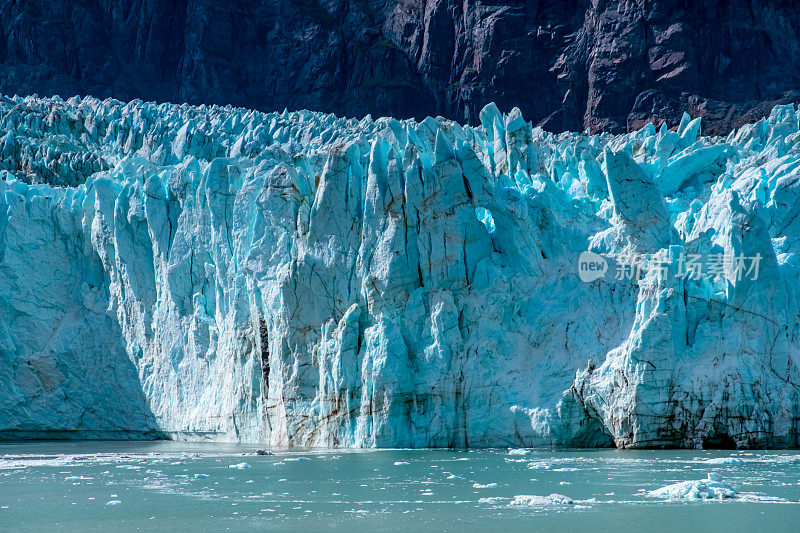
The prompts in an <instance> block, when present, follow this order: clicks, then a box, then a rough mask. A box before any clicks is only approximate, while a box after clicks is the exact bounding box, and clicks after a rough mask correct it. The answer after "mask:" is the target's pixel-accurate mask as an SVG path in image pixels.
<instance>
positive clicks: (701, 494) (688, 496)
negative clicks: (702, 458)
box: [648, 473, 736, 500]
mask: <svg viewBox="0 0 800 533" xmlns="http://www.w3.org/2000/svg"><path fill="white" fill-rule="evenodd" d="M648 495H649V496H653V497H657V498H668V499H670V500H713V499H717V500H721V499H725V498H734V497H736V491H735V490H734V489H733V487H731V486H730V485H728V484H727V483H725V482H723V481H722V476H720V475H719V474H714V473H710V474H708V477H706V479H699V480H696V481H682V482H680V483H674V484H672V485H667V486H666V487H661V488H660V489H656V490H653V491H650V492H649V493H648Z"/></svg>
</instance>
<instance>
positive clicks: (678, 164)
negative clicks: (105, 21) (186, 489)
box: [0, 97, 800, 447]
mask: <svg viewBox="0 0 800 533" xmlns="http://www.w3.org/2000/svg"><path fill="white" fill-rule="evenodd" d="M699 133H700V121H699V119H696V120H689V118H688V117H685V118H684V120H683V122H682V123H681V124H680V126H679V127H678V128H677V131H669V130H667V129H666V128H664V127H662V128H660V129H656V128H655V127H653V126H652V125H650V126H647V127H645V128H643V129H642V130H640V131H638V132H635V133H631V134H627V135H618V136H614V135H608V134H604V135H594V136H592V135H588V134H571V133H564V134H559V135H554V134H550V133H546V132H543V131H541V130H540V129H538V128H533V127H532V126H531V124H530V123H528V122H526V121H525V120H524V119H523V117H522V116H521V115H520V113H519V111H517V110H513V111H512V112H511V113H510V114H508V115H503V114H501V113H500V112H499V111H498V109H497V108H496V107H495V106H494V105H489V106H487V107H486V108H485V109H484V110H483V111H482V113H481V124H480V125H479V126H477V127H467V126H462V125H459V124H457V123H454V122H451V121H448V120H445V119H442V118H435V119H434V118H428V119H426V120H424V121H422V122H414V121H398V120H394V119H390V118H381V119H377V120H373V119H372V118H370V117H366V118H364V119H363V120H360V121H357V120H348V119H342V118H337V117H335V116H332V115H324V114H319V113H311V112H305V111H301V112H295V113H288V112H284V113H279V114H276V113H272V114H264V113H258V112H254V111H247V110H242V109H233V108H222V107H204V106H200V107H191V106H187V105H180V106H177V105H167V104H162V105H155V104H150V103H142V102H139V101H134V102H131V103H129V104H123V103H120V102H117V101H114V100H105V101H100V100H97V99H92V98H85V99H77V98H75V99H70V100H67V101H62V100H60V99H58V98H49V99H38V98H18V97H15V98H5V97H3V98H2V99H1V100H0V166H1V167H2V168H4V169H6V171H3V172H2V178H3V180H2V181H1V182H0V193H1V194H0V402H2V405H3V406H4V407H3V409H2V411H0V435H2V436H3V437H4V438H20V437H40V436H45V435H47V436H51V437H52V436H54V435H57V434H58V435H61V436H67V437H77V438H86V437H158V436H167V437H172V438H182V439H213V440H225V441H243V442H264V443H269V444H273V445H280V446H306V445H313V446H345V447H372V446H390V447H423V446H432V447H444V446H457V447H460V446H477V447H480V446H508V447H534V446H540V445H564V446H612V445H616V446H619V447H638V446H662V445H670V446H685V447H700V446H704V445H705V446H713V445H736V446H739V447H762V446H778V447H780V446H797V445H798V418H799V417H800V414H799V413H798V411H799V409H800V399H799V398H798V392H799V391H800V390H799V389H798V383H800V375H798V365H797V363H798V357H799V355H798V354H800V349H799V348H800V347H799V346H798V335H799V334H800V331H799V330H798V326H800V323H799V322H798V319H797V317H798V293H797V288H798V284H797V279H798V275H799V274H800V256H798V253H800V219H799V218H798V216H797V215H798V212H800V133H798V113H797V111H795V110H794V108H793V107H792V106H779V107H776V108H775V110H774V111H773V112H772V114H771V116H770V117H769V118H768V119H765V120H762V121H760V122H758V123H756V124H753V125H748V126H744V127H743V128H741V129H740V130H738V131H735V132H732V133H731V134H730V135H729V136H728V137H727V138H707V137H701V136H699ZM586 251H590V252H592V253H593V254H596V255H597V256H599V257H600V258H602V260H603V261H608V264H609V265H617V264H621V263H622V258H623V257H628V256H629V255H630V254H643V255H646V256H647V257H650V258H656V259H659V260H664V259H676V258H678V257H683V256H684V255H702V256H704V257H709V256H713V255H719V256H721V255H723V254H724V255H725V256H734V257H735V256H747V257H756V256H758V257H760V258H761V261H760V265H759V272H758V276H757V277H755V276H744V277H741V278H740V277H739V276H737V275H731V273H730V272H729V271H728V270H726V271H725V272H723V273H722V274H721V275H719V276H716V277H713V278H708V277H701V278H699V279H691V278H688V277H678V276H677V275H676V272H675V269H676V262H677V261H672V263H671V265H670V266H669V268H668V269H648V270H647V271H646V272H645V273H644V275H643V277H642V278H641V279H620V280H614V279H611V278H612V275H611V274H610V272H607V273H605V276H603V277H600V278H598V279H596V280H594V281H591V282H584V281H581V279H580V278H579V276H578V258H579V257H580V255H581V253H583V252H586ZM609 270H610V268H609Z"/></svg>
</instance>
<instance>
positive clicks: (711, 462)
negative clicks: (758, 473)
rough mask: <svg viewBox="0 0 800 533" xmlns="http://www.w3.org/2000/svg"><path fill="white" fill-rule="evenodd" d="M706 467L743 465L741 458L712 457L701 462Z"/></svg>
mask: <svg viewBox="0 0 800 533" xmlns="http://www.w3.org/2000/svg"><path fill="white" fill-rule="evenodd" d="M703 463H705V464H707V465H725V464H739V463H744V459H742V458H741V457H714V458H713V459H707V460H705V461H703Z"/></svg>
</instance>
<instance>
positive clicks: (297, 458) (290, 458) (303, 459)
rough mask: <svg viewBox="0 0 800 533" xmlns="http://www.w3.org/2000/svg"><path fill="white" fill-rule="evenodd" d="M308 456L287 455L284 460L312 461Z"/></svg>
mask: <svg viewBox="0 0 800 533" xmlns="http://www.w3.org/2000/svg"><path fill="white" fill-rule="evenodd" d="M310 460H311V459H309V458H308V457H287V458H286V459H284V461H310Z"/></svg>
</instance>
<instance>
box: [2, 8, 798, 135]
mask: <svg viewBox="0 0 800 533" xmlns="http://www.w3.org/2000/svg"><path fill="white" fill-rule="evenodd" d="M0 28H2V30H3V35H4V36H5V39H3V40H0V58H2V63H0V93H5V94H15V93H16V94H32V93H38V94H40V95H52V94H60V95H61V96H64V97H68V96H72V95H75V94H80V95H87V94H92V95H94V96H98V97H114V98H120V99H123V100H129V99H134V98H141V99H145V100H156V101H172V102H189V103H195V104H200V103H216V104H232V105H238V106H244V107H248V108H254V109H261V110H264V111H273V110H276V109H277V110H280V109H284V108H288V109H312V110H316V111H324V112H335V113H337V114H340V115H344V116H359V117H360V116H364V115H365V114H367V113H371V114H373V115H374V116H384V115H391V116H397V117H404V118H405V117H415V118H417V119H422V118H424V117H425V116H427V115H432V116H435V115H442V116H445V117H448V118H451V119H454V120H458V121H461V122H468V123H472V124H477V123H478V122H479V117H478V113H479V111H480V109H481V108H482V107H483V106H484V105H486V104H487V103H489V102H491V101H495V102H497V104H498V106H499V107H500V108H501V109H503V110H504V111H509V110H510V109H511V108H512V107H515V106H516V107H519V108H520V109H521V110H522V111H523V113H524V114H525V116H526V117H528V118H529V119H532V120H533V121H534V123H536V124H541V125H543V126H544V127H545V129H548V130H550V131H563V130H573V131H580V130H583V129H585V128H586V127H590V128H592V130H593V131H597V130H604V131H610V132H624V131H626V130H627V131H632V130H635V129H638V128H640V127H642V126H644V125H645V124H646V123H647V122H649V121H651V120H655V121H656V122H657V123H658V122H659V121H661V120H665V121H667V123H668V125H669V126H671V127H672V126H675V125H677V123H678V121H679V120H680V117H681V116H682V113H683V112H684V111H688V112H689V113H690V114H691V115H692V116H703V117H705V118H706V120H705V122H704V124H705V127H706V132H707V133H717V134H723V133H727V132H728V131H730V130H732V129H733V128H735V127H738V126H740V125H741V124H743V123H745V122H754V121H755V120H757V119H758V118H760V117H762V116H765V115H767V114H768V113H769V110H770V109H771V108H772V107H773V106H774V105H775V103H776V102H779V101H780V102H784V103H785V102H788V101H790V100H792V99H794V100H797V99H800V93H798V92H793V91H797V90H800V71H798V69H797V68H795V66H796V65H798V64H800V10H798V9H797V3H796V1H795V0H743V1H738V2H729V1H727V0H705V1H686V0H647V1H645V0H568V1H564V0H558V1H554V0H499V1H492V2H484V1H482V0H459V1H456V0H419V1H411V0H388V1H383V0H382V1H378V0H359V1H357V2H355V1H350V0H292V1H283V0H276V1H270V2H252V1H249V0H225V1H220V0H199V1H193V2H186V1H181V0H170V1H164V0H140V1H137V2H124V3H120V2H109V1H105V0H102V1H101V0H89V1H83V2H74V1H65V0H37V1H35V2H32V1H24V2H23V1H12V2H3V3H2V5H0Z"/></svg>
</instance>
